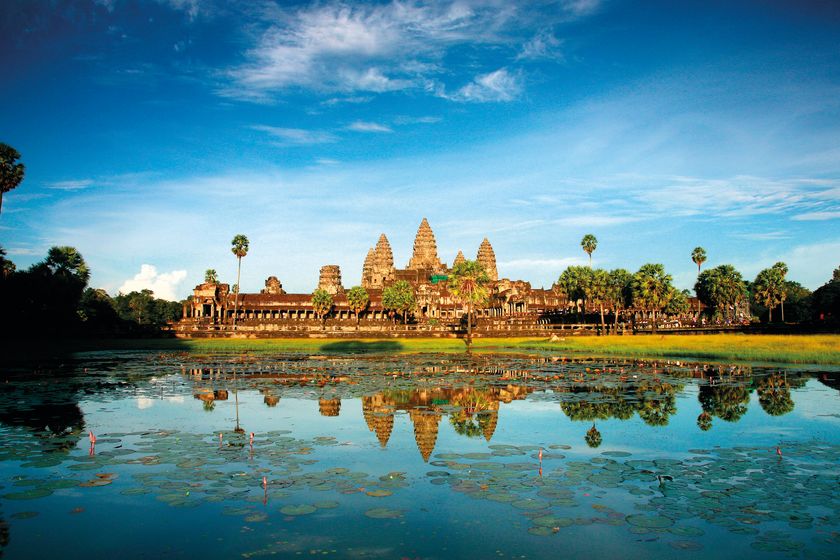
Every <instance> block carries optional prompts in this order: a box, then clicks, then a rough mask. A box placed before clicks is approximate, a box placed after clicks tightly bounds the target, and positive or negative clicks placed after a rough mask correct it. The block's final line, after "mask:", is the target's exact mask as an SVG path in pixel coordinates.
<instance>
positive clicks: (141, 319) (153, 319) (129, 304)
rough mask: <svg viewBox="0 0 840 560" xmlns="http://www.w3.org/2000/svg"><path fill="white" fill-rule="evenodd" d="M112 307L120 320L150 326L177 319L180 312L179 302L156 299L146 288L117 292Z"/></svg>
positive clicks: (157, 326) (159, 325)
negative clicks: (125, 292) (123, 292)
mask: <svg viewBox="0 0 840 560" xmlns="http://www.w3.org/2000/svg"><path fill="white" fill-rule="evenodd" d="M114 308H115V309H116V310H117V313H118V314H119V316H120V318H121V319H122V320H124V321H127V322H133V323H134V324H136V325H138V326H141V327H151V328H160V327H162V326H164V325H166V323H168V322H171V321H177V320H178V319H180V318H181V313H182V309H181V304H180V303H179V302H175V301H167V300H162V299H156V298H155V297H154V293H153V292H152V291H151V290H148V289H145V290H140V291H139V292H137V291H134V292H130V293H128V294H117V297H115V298H114Z"/></svg>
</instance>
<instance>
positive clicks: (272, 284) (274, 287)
mask: <svg viewBox="0 0 840 560" xmlns="http://www.w3.org/2000/svg"><path fill="white" fill-rule="evenodd" d="M260 293H261V294H270V295H273V296H279V295H282V294H285V293H286V290H284V289H283V284H281V283H280V280H278V279H277V277H276V276H269V277H268V278H266V280H265V288H263V289H262V290H261V291H260Z"/></svg>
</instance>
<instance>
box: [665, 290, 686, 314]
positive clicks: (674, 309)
mask: <svg viewBox="0 0 840 560" xmlns="http://www.w3.org/2000/svg"><path fill="white" fill-rule="evenodd" d="M672 290H673V291H672V292H671V296H670V297H669V298H668V304H667V305H666V306H665V309H664V310H663V312H664V313H665V314H666V315H684V314H686V313H688V312H689V311H690V308H691V306H690V305H689V303H688V296H689V295H690V294H689V291H688V290H682V291H680V290H677V289H676V288H672Z"/></svg>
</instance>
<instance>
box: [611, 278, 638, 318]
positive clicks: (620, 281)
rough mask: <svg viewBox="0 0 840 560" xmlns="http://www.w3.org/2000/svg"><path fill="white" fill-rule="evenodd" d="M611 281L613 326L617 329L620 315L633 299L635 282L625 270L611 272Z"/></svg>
mask: <svg viewBox="0 0 840 560" xmlns="http://www.w3.org/2000/svg"><path fill="white" fill-rule="evenodd" d="M609 280H610V281H609V291H608V295H609V300H610V304H611V306H612V309H613V313H614V317H613V322H614V323H613V324H614V327H616V328H617V327H618V314H619V312H620V311H621V310H622V309H624V308H626V307H627V306H628V304H629V302H630V299H631V297H632V293H631V283H632V281H633V275H632V274H630V273H629V272H628V271H626V270H624V269H623V268H616V269H613V270H611V271H610V278H609ZM614 330H615V329H614Z"/></svg>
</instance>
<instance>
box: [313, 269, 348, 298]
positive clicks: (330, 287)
mask: <svg viewBox="0 0 840 560" xmlns="http://www.w3.org/2000/svg"><path fill="white" fill-rule="evenodd" d="M318 289H319V290H325V291H326V292H327V293H328V294H330V295H333V296H334V295H338V294H343V293H344V286H342V285H341V268H339V266H338V265H335V264H327V265H324V266H322V267H321V274H320V276H319V278H318Z"/></svg>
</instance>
